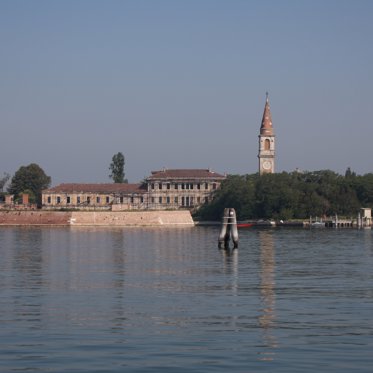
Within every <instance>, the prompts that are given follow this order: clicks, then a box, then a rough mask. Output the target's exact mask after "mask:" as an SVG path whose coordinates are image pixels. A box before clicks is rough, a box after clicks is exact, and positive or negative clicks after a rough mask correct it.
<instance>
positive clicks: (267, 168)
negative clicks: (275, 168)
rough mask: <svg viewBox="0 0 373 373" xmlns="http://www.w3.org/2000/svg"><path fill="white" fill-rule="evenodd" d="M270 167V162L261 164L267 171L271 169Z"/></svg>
mask: <svg viewBox="0 0 373 373" xmlns="http://www.w3.org/2000/svg"><path fill="white" fill-rule="evenodd" d="M271 166H272V164H271V162H270V161H264V162H263V168H264V169H265V170H269V169H270V168H271Z"/></svg>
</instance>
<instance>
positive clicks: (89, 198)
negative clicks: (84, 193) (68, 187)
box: [87, 197, 91, 205]
mask: <svg viewBox="0 0 373 373" xmlns="http://www.w3.org/2000/svg"><path fill="white" fill-rule="evenodd" d="M87 203H88V205H89V204H90V203H91V197H87Z"/></svg>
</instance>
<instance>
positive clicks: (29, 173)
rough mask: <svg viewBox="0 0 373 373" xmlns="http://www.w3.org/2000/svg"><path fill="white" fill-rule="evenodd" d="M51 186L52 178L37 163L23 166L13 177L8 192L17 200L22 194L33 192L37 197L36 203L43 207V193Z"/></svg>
mask: <svg viewBox="0 0 373 373" xmlns="http://www.w3.org/2000/svg"><path fill="white" fill-rule="evenodd" d="M50 184H51V178H50V176H47V175H46V174H45V172H44V171H43V169H42V168H41V167H40V166H39V165H37V164H36V163H31V164H29V165H28V166H22V167H20V168H19V169H18V171H17V172H16V173H15V174H14V176H13V177H12V180H11V183H10V185H9V187H8V192H9V193H11V194H14V195H15V197H16V198H18V197H19V196H20V194H21V193H23V192H26V191H28V190H29V191H31V192H32V193H33V195H34V196H35V200H36V203H37V204H38V206H41V192H42V190H43V189H46V188H48V187H49V186H50Z"/></svg>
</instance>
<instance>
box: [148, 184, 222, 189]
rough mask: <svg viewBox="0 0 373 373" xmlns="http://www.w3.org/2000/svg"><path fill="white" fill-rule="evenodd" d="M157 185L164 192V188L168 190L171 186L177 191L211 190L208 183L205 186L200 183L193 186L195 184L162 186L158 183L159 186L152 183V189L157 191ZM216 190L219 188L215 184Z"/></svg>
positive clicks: (213, 185) (213, 187)
mask: <svg viewBox="0 0 373 373" xmlns="http://www.w3.org/2000/svg"><path fill="white" fill-rule="evenodd" d="M156 185H158V189H159V190H162V189H163V187H165V188H166V189H171V186H172V187H173V189H175V190H178V189H182V190H183V189H187V190H192V189H194V188H195V189H197V190H200V189H202V188H203V187H204V188H205V190H208V188H209V184H208V183H203V184H201V183H198V184H193V183H181V184H171V183H166V184H162V183H158V184H155V183H151V184H150V187H151V189H156ZM216 188H217V184H216V183H213V184H212V189H213V190H215V189H216Z"/></svg>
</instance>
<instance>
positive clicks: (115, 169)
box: [109, 152, 128, 183]
mask: <svg viewBox="0 0 373 373" xmlns="http://www.w3.org/2000/svg"><path fill="white" fill-rule="evenodd" d="M124 164H125V160H124V155H123V154H122V153H121V152H119V153H117V154H114V155H113V158H112V162H111V164H110V167H109V170H110V171H111V174H110V175H109V177H110V178H112V179H113V181H114V183H127V182H128V181H127V179H125V178H124V175H125V174H124Z"/></svg>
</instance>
